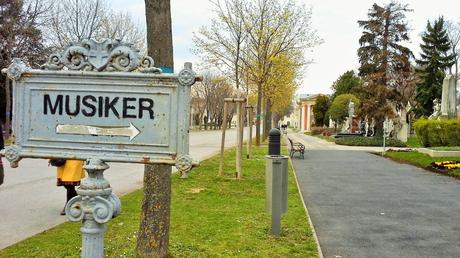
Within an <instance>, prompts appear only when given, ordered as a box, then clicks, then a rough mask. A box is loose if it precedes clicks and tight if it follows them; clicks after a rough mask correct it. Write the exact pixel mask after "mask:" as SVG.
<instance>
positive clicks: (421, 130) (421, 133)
mask: <svg viewBox="0 0 460 258" xmlns="http://www.w3.org/2000/svg"><path fill="white" fill-rule="evenodd" d="M414 129H415V133H416V135H417V138H418V139H419V141H420V142H421V143H422V145H423V146H424V147H437V146H460V119H458V118H457V119H441V120H429V119H419V120H417V121H416V122H415V123H414Z"/></svg>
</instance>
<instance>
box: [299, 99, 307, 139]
mask: <svg viewBox="0 0 460 258" xmlns="http://www.w3.org/2000/svg"><path fill="white" fill-rule="evenodd" d="M305 112H306V110H305V106H303V105H302V106H301V108H300V119H299V122H300V124H299V128H300V132H303V131H304V130H305V122H304V121H305V119H304V117H305Z"/></svg>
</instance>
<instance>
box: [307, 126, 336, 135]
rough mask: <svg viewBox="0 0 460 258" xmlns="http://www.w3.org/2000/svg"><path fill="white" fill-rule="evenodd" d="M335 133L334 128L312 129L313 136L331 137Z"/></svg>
mask: <svg viewBox="0 0 460 258" xmlns="http://www.w3.org/2000/svg"><path fill="white" fill-rule="evenodd" d="M333 133H335V129H334V128H328V127H312V128H311V135H320V134H321V135H326V136H330V135H331V134H333Z"/></svg>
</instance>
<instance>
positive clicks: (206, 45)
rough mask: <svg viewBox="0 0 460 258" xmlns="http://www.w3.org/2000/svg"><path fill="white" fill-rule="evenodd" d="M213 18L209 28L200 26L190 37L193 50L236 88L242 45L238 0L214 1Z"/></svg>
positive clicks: (240, 67) (241, 24)
mask: <svg viewBox="0 0 460 258" xmlns="http://www.w3.org/2000/svg"><path fill="white" fill-rule="evenodd" d="M210 2H211V3H212V4H213V5H214V12H215V13H216V15H217V18H215V19H212V20H211V25H210V26H209V27H202V28H201V29H200V30H199V31H198V33H197V34H195V35H194V37H193V42H194V43H195V49H194V52H195V53H196V54H197V55H199V56H200V57H201V58H202V59H203V60H204V61H205V62H208V63H211V64H214V65H216V67H217V68H219V69H220V70H221V71H222V72H223V73H224V74H228V75H232V76H229V78H231V79H232V80H233V81H234V82H235V86H236V89H239V88H240V82H241V69H242V62H241V61H242V60H241V58H242V53H243V52H242V48H243V43H244V40H245V37H246V36H245V33H244V24H243V20H244V19H243V18H242V15H243V13H242V8H243V3H244V1H242V0H223V1H220V0H215V1H212V0H210Z"/></svg>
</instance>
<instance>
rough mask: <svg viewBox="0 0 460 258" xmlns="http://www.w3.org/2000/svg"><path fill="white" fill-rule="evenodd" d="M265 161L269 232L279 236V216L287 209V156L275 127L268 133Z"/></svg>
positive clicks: (279, 132) (278, 131) (279, 133)
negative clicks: (269, 218)
mask: <svg viewBox="0 0 460 258" xmlns="http://www.w3.org/2000/svg"><path fill="white" fill-rule="evenodd" d="M265 161H266V162H265V185H266V208H267V212H268V213H270V215H271V218H272V225H271V231H270V232H271V234H272V235H275V236H279V235H280V233H281V216H282V214H283V213H285V212H286V211H287V183H288V174H287V171H288V166H287V165H288V157H287V156H282V155H281V131H280V130H278V129H276V128H273V129H271V130H270V132H269V134H268V155H267V156H266V159H265Z"/></svg>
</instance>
